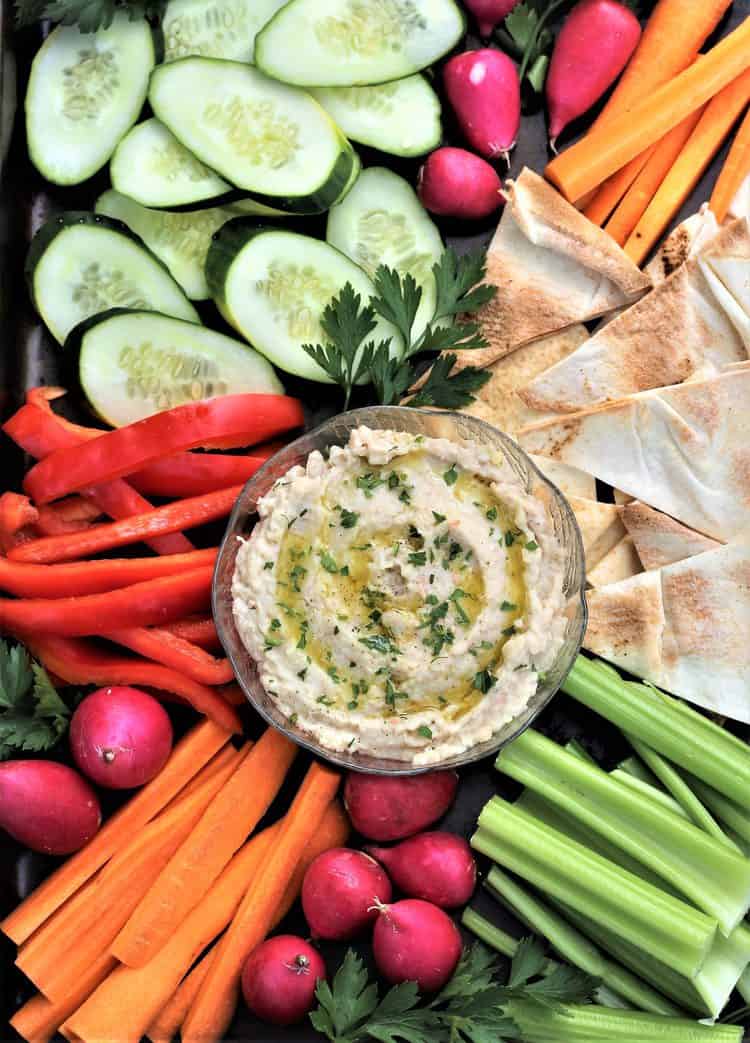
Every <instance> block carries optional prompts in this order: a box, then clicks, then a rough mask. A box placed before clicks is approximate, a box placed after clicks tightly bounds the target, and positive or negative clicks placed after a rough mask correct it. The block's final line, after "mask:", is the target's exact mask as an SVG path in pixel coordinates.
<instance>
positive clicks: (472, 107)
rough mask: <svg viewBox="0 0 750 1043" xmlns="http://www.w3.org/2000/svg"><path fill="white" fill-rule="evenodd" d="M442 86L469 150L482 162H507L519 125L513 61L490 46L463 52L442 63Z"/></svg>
mask: <svg viewBox="0 0 750 1043" xmlns="http://www.w3.org/2000/svg"><path fill="white" fill-rule="evenodd" d="M443 83H444V84H445V92H446V94H447V95H448V101H449V102H450V103H451V105H452V106H453V109H454V111H455V113H456V116H457V117H458V122H459V123H460V125H461V130H462V131H463V133H464V136H465V137H466V140H467V141H468V142H469V144H470V145H471V147H472V148H473V149H474V150H475V151H477V152H479V153H480V154H481V155H483V156H484V157H485V158H486V159H497V158H498V157H500V156H502V157H503V158H504V159H505V160H507V159H508V153H509V152H510V150H511V149H512V148H513V146H514V145H515V143H516V138H517V137H518V128H519V126H520V125H521V84H520V81H519V79H518V70H517V69H516V66H515V64H514V63H513V61H512V60H511V59H510V58H509V57H508V55H507V54H503V52H502V51H496V50H494V49H493V48H490V47H485V48H484V49H483V50H481V51H464V53H463V54H457V55H456V57H455V58H451V59H450V61H449V62H446V64H445V68H444V69H443Z"/></svg>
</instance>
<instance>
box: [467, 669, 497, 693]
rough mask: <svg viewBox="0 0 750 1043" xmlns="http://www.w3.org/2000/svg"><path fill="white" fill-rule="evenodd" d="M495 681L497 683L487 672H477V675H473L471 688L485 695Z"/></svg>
mask: <svg viewBox="0 0 750 1043" xmlns="http://www.w3.org/2000/svg"><path fill="white" fill-rule="evenodd" d="M495 681H497V678H496V677H495V675H494V674H493V673H491V672H490V671H489V670H479V671H478V673H476V674H474V680H473V681H472V688H476V690H477V691H478V692H481V693H482V695H486V694H487V692H489V690H490V688H492V686H493V684H494V683H495Z"/></svg>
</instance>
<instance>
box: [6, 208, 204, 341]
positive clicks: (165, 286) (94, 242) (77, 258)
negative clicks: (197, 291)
mask: <svg viewBox="0 0 750 1043" xmlns="http://www.w3.org/2000/svg"><path fill="white" fill-rule="evenodd" d="M25 273H26V279H27V282H28V285H29V291H30V293H31V297H32V300H33V302H34V307H35V308H36V310H37V311H38V312H39V314H40V315H41V317H42V318H43V319H44V321H45V323H46V325H47V327H48V329H49V331H50V332H51V333H52V336H53V337H54V338H55V340H57V341H58V343H60V344H62V343H63V341H64V340H65V338H66V337H67V335H68V333H70V331H71V329H72V328H73V327H74V326H75V325H76V324H77V323H79V322H81V321H82V320H83V319H88V318H90V317H91V316H92V315H98V314H99V313H100V312H103V311H107V310H108V309H109V308H115V307H128V308H139V309H143V310H153V311H161V312H165V313H166V314H167V315H174V316H176V317H177V318H180V319H187V320H188V321H190V322H199V321H200V320H199V318H198V313H197V312H196V310H195V308H194V307H193V306H192V304H191V303H190V301H189V300H188V299H187V298H186V297H185V295H184V293H183V292H182V290H181V289H180V287H179V286H178V285H177V283H176V282H175V281H174V279H173V278H172V276H171V275H170V274H169V272H168V271H167V269H166V268H165V267H164V265H163V264H162V263H161V261H159V260H157V258H156V257H154V255H153V254H152V253H150V252H149V251H148V250H147V249H146V247H145V246H144V245H143V243H142V242H141V241H140V239H138V237H137V236H135V235H133V234H132V233H131V232H129V231H128V230H127V228H125V226H124V225H122V224H120V222H119V221H112V220H111V219H110V218H108V217H101V216H100V215H99V214H91V213H88V212H87V211H76V210H69V211H67V212H66V213H63V214H59V215H58V216H57V217H51V218H50V219H49V221H47V222H45V224H43V225H42V227H41V228H40V229H39V231H38V232H37V234H36V235H35V236H34V238H33V240H32V243H31V246H30V247H29V252H28V255H27V257H26V268H25Z"/></svg>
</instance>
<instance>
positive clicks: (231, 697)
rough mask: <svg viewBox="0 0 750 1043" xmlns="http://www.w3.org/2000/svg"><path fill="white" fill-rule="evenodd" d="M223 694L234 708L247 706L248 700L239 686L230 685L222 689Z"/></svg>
mask: <svg viewBox="0 0 750 1043" xmlns="http://www.w3.org/2000/svg"><path fill="white" fill-rule="evenodd" d="M221 694H222V695H223V696H224V698H225V699H226V701H227V702H228V703H230V704H231V705H232V706H245V705H246V704H247V698H246V696H245V693H244V692H243V691H242V689H241V688H240V686H239V685H238V684H228V685H226V687H225V688H222V690H221Z"/></svg>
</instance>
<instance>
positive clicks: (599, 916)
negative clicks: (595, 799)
mask: <svg viewBox="0 0 750 1043" xmlns="http://www.w3.org/2000/svg"><path fill="white" fill-rule="evenodd" d="M471 842H472V845H473V846H474V847H475V848H476V849H477V850H478V851H481V852H482V853H483V854H485V855H488V856H489V857H490V858H491V859H492V860H493V861H495V862H497V863H499V864H500V865H503V866H505V867H506V868H507V869H510V870H512V871H513V872H515V873H516V874H517V875H518V876H520V877H522V878H523V879H524V880H527V881H528V882H529V883H531V884H534V885H535V886H536V887H537V888H539V889H540V890H541V891H544V892H545V893H546V894H548V895H551V896H552V897H554V898H558V899H560V900H561V901H564V902H567V903H568V904H569V905H571V906H572V907H573V908H574V909H578V910H580V911H581V912H583V913H585V914H586V915H588V916H591V917H592V918H593V919H595V920H597V921H598V922H600V923H602V924H604V925H605V926H607V927H609V928H610V929H611V930H613V931H615V932H617V933H618V934H620V935H621V936H622V937H623V938H626V939H628V940H629V941H632V942H633V943H634V944H635V945H641V946H642V947H643V948H644V949H646V950H647V951H648V952H650V953H651V954H652V955H653V956H655V957H656V958H657V959H660V960H662V962H664V963H666V964H667V965H668V966H670V967H672V968H674V970H676V971H679V972H680V973H681V974H684V975H686V976H687V977H691V976H692V975H693V974H695V973H696V972H697V971H698V970H699V969H700V967H701V965H702V964H703V961H704V960H705V958H706V956H707V954H708V952H709V949H710V947H711V943H712V941H713V938H714V934H715V932H716V921H715V920H712V919H711V918H710V917H708V916H706V915H705V914H704V913H701V912H699V911H698V910H697V909H693V908H692V907H691V906H689V905H687V904H686V903H685V902H682V901H680V900H679V899H677V898H674V897H673V896H672V895H669V894H667V893H666V892H665V891H663V890H660V889H659V888H656V887H654V886H653V885H651V884H649V883H646V882H645V881H643V880H641V879H640V878H639V877H637V876H635V875H634V874H632V873H629V872H627V871H626V870H624V869H621V868H620V866H618V865H616V864H615V863H614V862H611V861H609V860H608V859H606V858H602V857H601V855H598V854H596V853H595V852H594V851H591V850H590V849H588V848H586V847H584V846H582V845H581V844H577V843H576V842H575V841H572V840H569V839H568V837H566V836H565V835H564V834H562V833H559V832H558V831H557V830H555V829H551V828H550V827H549V826H546V825H544V823H541V822H539V821H537V819H535V818H534V817H533V815H529V814H528V813H527V812H525V811H524V810H523V809H520V808H516V807H515V806H514V805H512V804H508V803H507V802H506V801H504V800H501V799H500V798H499V797H493V798H492V800H490V801H489V803H488V804H486V805H485V807H484V808H483V810H482V812H481V814H480V816H479V829H478V830H477V832H476V833H475V834H474V836H473V837H472V840H471Z"/></svg>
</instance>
